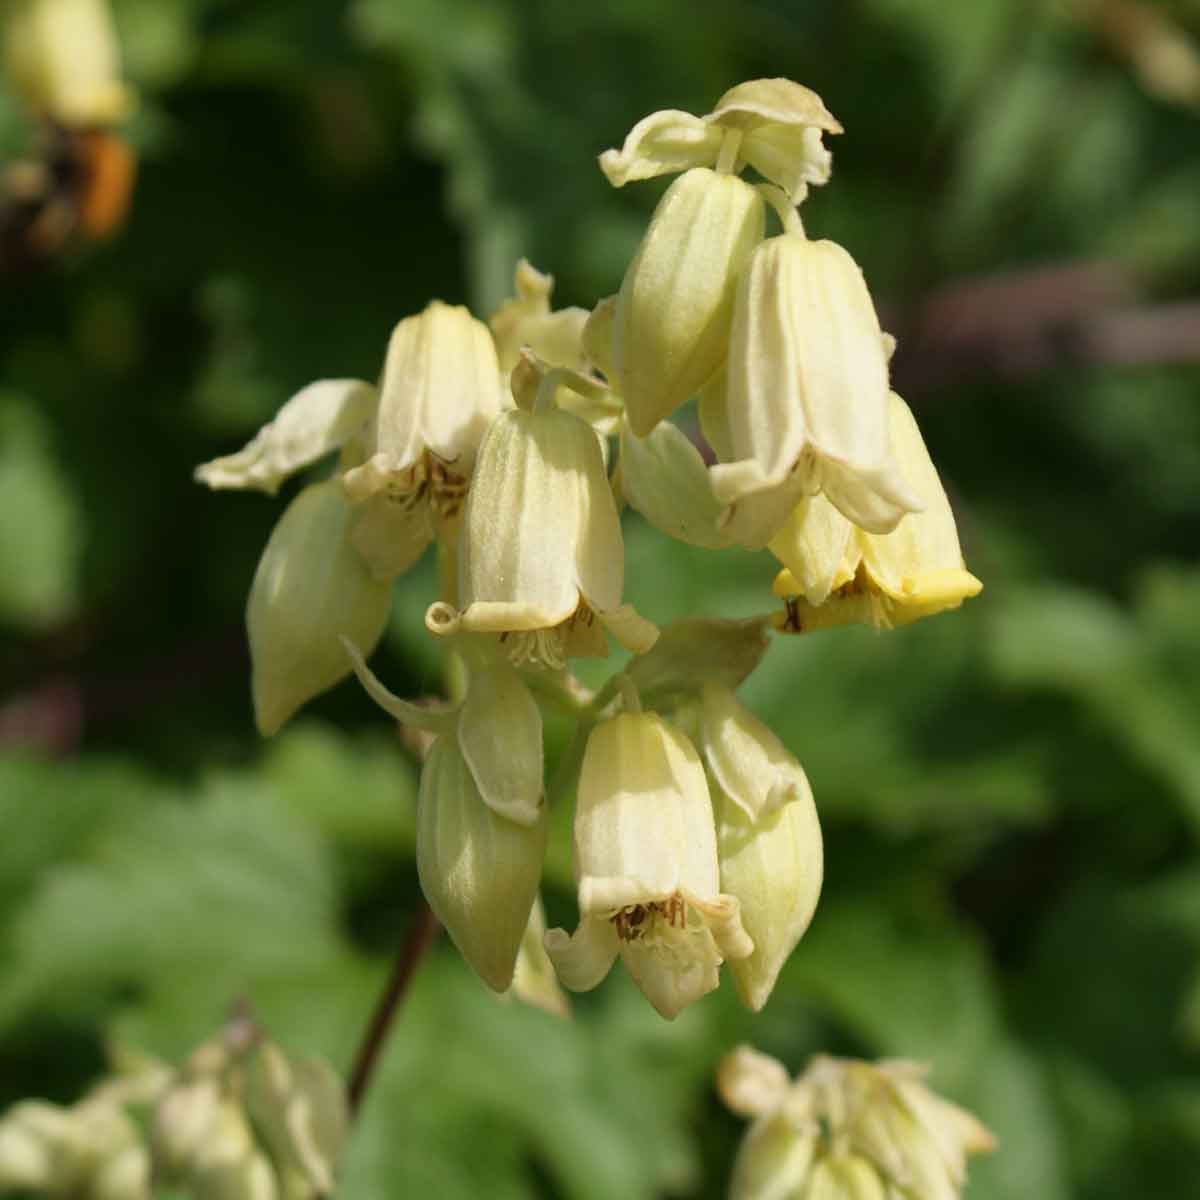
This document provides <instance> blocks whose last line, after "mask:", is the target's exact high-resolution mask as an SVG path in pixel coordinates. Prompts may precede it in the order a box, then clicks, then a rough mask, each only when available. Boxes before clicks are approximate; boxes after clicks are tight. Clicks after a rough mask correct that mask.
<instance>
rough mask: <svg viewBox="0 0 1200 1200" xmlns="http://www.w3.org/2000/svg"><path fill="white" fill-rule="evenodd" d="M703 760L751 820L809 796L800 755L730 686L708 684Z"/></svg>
mask: <svg viewBox="0 0 1200 1200" xmlns="http://www.w3.org/2000/svg"><path fill="white" fill-rule="evenodd" d="M701 713H702V718H701V719H702V734H701V737H702V739H703V744H704V761H705V763H706V764H707V766H708V769H709V770H710V771H711V772H712V776H713V779H715V780H716V782H717V783H718V784H719V785H720V788H721V790H722V791H723V792H724V793H725V795H727V796H728V797H729V799H730V800H732V801H733V803H734V804H736V805H737V806H738V807H739V808H740V809H741V810H742V811H743V812H744V813H745V814H746V816H747V817H749V818H750V820H751V821H757V820H759V819H760V818H762V817H765V816H769V815H770V814H771V813H773V812H776V811H778V810H779V808H781V807H782V806H783V805H784V804H790V803H791V802H792V801H794V800H801V799H807V800H808V802H809V804H811V803H812V792H811V791H810V789H809V786H808V779H807V777H806V776H805V774H804V771H803V769H802V768H801V766H800V764H799V763H798V762H797V761H796V759H795V757H794V756H793V755H792V754H791V753H789V751H788V750H787V748H786V747H785V746H784V744H783V743H782V742H781V741H780V740H779V739H778V738H777V737H776V736H775V734H774V733H773V732H772V731H771V730H770V729H769V728H768V727H767V726H766V725H764V724H763V723H762V721H760V720H759V719H758V718H757V717H756V716H755V715H754V714H753V713H752V712H750V711H749V710H748V709H746V708H743V707H742V705H740V704H739V703H738V701H737V698H736V697H735V696H734V694H733V691H732V690H731V689H730V688H727V687H722V686H720V685H718V684H716V683H706V684H705V685H704V687H703V689H702V691H701Z"/></svg>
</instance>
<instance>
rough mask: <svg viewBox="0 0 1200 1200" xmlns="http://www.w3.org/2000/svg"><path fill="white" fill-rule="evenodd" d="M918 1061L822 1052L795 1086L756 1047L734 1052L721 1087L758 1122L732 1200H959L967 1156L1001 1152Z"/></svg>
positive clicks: (736, 1173) (722, 1070) (720, 1076)
mask: <svg viewBox="0 0 1200 1200" xmlns="http://www.w3.org/2000/svg"><path fill="white" fill-rule="evenodd" d="M925 1073H926V1071H925V1068H924V1067H923V1066H921V1065H920V1064H918V1063H912V1062H904V1061H900V1060H884V1061H882V1062H879V1063H872V1062H862V1061H859V1060H856V1059H837V1058H828V1057H825V1056H824V1055H820V1056H818V1057H817V1058H815V1059H813V1061H812V1063H811V1064H810V1065H809V1067H808V1069H807V1070H806V1071H805V1072H804V1073H803V1074H802V1075H801V1076H800V1077H799V1078H798V1079H796V1080H795V1082H794V1083H792V1082H789V1080H788V1076H787V1072H786V1071H785V1070H784V1068H783V1066H782V1064H781V1063H779V1062H777V1061H776V1060H775V1059H773V1058H770V1057H768V1056H767V1055H765V1054H760V1053H759V1052H758V1051H757V1050H754V1049H753V1048H752V1047H750V1046H739V1047H738V1048H737V1049H736V1050H734V1051H733V1052H732V1053H730V1054H728V1055H727V1056H726V1057H725V1059H724V1060H723V1061H722V1063H721V1066H720V1067H719V1068H718V1071H717V1090H718V1092H720V1094H721V1097H722V1099H724V1101H725V1103H726V1104H727V1105H728V1106H729V1108H731V1109H732V1110H733V1111H734V1112H736V1113H739V1114H740V1115H742V1116H746V1117H753V1118H754V1119H755V1120H754V1124H753V1125H752V1126H751V1127H750V1129H749V1131H748V1132H747V1134H746V1137H745V1140H744V1141H743V1142H742V1146H741V1149H740V1150H739V1152H738V1157H737V1161H736V1162H735V1163H734V1168H733V1182H732V1185H731V1187H730V1191H729V1194H730V1197H731V1200H775V1198H776V1197H783V1196H806V1197H813V1196H820V1197H842V1196H845V1197H873V1198H878V1200H887V1198H888V1197H892V1196H895V1197H901V1196H903V1197H914V1198H917V1197H919V1198H920V1200H957V1197H958V1196H959V1195H960V1194H961V1192H962V1188H963V1185H964V1184H965V1183H966V1178H967V1157H968V1156H969V1155H971V1154H980V1153H984V1152H987V1151H990V1150H992V1149H994V1148H995V1144H996V1143H995V1139H994V1138H993V1137H992V1135H991V1134H990V1133H989V1132H988V1130H987V1129H985V1128H984V1127H983V1125H981V1124H980V1122H979V1121H978V1120H976V1119H975V1117H973V1116H972V1115H971V1114H970V1113H969V1112H967V1111H966V1110H965V1109H962V1108H959V1107H958V1106H957V1105H955V1104H951V1103H950V1102H949V1101H948V1100H944V1099H942V1097H940V1096H938V1095H936V1094H935V1093H934V1092H932V1091H931V1090H930V1089H929V1088H928V1087H926V1086H925V1084H924V1082H923V1077H924V1075H925Z"/></svg>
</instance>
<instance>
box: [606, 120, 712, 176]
mask: <svg viewBox="0 0 1200 1200" xmlns="http://www.w3.org/2000/svg"><path fill="white" fill-rule="evenodd" d="M723 138H724V132H723V131H722V130H720V129H717V128H714V127H713V126H712V125H710V124H709V123H707V122H706V121H705V120H704V119H703V118H701V117H694V116H692V114H691V113H686V112H680V111H679V110H678V109H664V110H662V111H661V112H656V113H651V114H650V116H648V117H643V118H642V120H640V121H639V122H638V123H637V124H636V125H635V126H634V127H633V128H632V129H631V130H630V131H629V134H628V136H627V137H626V138H625V144H624V145H623V146H622V147H621V149H620V150H605V151H604V153H603V154H601V155H600V169H601V170H602V171H603V172H604V174H605V177H606V178H607V179H608V182H609V183H611V184H612V185H613V187H624V186H625V185H626V184H627V183H632V182H633V181H634V180H638V179H653V178H654V177H655V176H656V175H668V174H675V173H676V172H679V171H686V170H688V169H689V168H691V167H698V166H710V165H711V164H712V163H715V162H716V160H717V155H718V153H719V152H720V149H721V141H722V139H723Z"/></svg>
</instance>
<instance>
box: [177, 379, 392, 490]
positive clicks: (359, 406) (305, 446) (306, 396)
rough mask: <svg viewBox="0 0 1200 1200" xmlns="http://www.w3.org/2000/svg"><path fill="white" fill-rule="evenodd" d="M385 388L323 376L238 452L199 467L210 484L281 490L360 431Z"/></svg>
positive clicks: (203, 480) (198, 473)
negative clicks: (301, 471)
mask: <svg viewBox="0 0 1200 1200" xmlns="http://www.w3.org/2000/svg"><path fill="white" fill-rule="evenodd" d="M378 400H379V393H378V392H377V391H376V390H375V388H373V387H372V386H371V385H370V384H369V383H362V382H361V381H359V380H357V379H323V380H321V381H320V382H318V383H310V384H309V385H308V387H306V388H302V389H301V390H300V391H298V392H297V393H296V394H295V395H294V396H293V397H292V398H291V399H290V400H289V401H288V402H287V403H286V404H285V405H284V406H283V407H282V408H281V409H280V410H279V412H278V413H276V415H275V419H274V420H273V421H271V422H269V423H268V424H266V425H264V426H263V427H262V428H261V429H260V430H259V431H258V433H256V434H255V435H254V437H253V438H252V439H251V441H250V442H248V443H247V444H246V445H245V446H243V447H242V449H241V450H239V451H238V452H237V453H236V454H227V455H225V456H224V457H223V458H214V459H213V460H212V462H207V463H203V464H202V465H201V466H199V467H197V468H196V479H197V480H198V481H199V482H200V483H203V484H207V486H208V487H210V488H214V489H217V488H256V489H258V490H259V491H263V492H266V493H267V494H268V495H271V496H273V495H275V493H276V492H278V491H279V488H280V485H281V484H282V483H283V481H284V480H285V479H286V478H287V477H288V476H289V475H292V474H294V473H295V472H296V471H300V470H302V469H303V468H305V467H309V466H312V464H313V463H315V462H317V461H318V460H320V459H322V458H324V457H325V455H326V454H332V453H333V451H334V450H338V449H340V448H341V447H342V446H344V445H346V443H347V442H349V441H350V440H351V439H353V438H354V437H356V436H357V435H358V434H360V433H361V432H362V431H363V429H364V428H365V427H366V424H367V422H368V420H370V417H371V413H372V412H373V411H374V409H375V405H376V404H377V403H378Z"/></svg>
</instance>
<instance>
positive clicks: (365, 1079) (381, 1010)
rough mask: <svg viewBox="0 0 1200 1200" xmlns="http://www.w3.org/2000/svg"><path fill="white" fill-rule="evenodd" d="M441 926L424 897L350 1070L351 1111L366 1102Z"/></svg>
mask: <svg viewBox="0 0 1200 1200" xmlns="http://www.w3.org/2000/svg"><path fill="white" fill-rule="evenodd" d="M440 928H441V926H440V925H439V924H438V919H437V917H435V916H434V915H433V912H432V911H431V910H430V908H429V905H428V904H426V903H425V901H424V900H420V901H419V902H418V904H417V911H416V913H415V914H414V916H413V922H412V925H411V926H410V927H409V930H408V936H407V937H406V938H405V939H404V944H403V945H402V946H401V947H400V953H399V954H398V955H397V956H396V961H395V964H394V965H393V966H392V973H391V976H390V977H389V978H388V981H387V986H386V987H385V988H384V990H383V995H382V996H380V997H379V1003H378V1004H377V1005H376V1006H375V1012H374V1013H373V1014H372V1015H371V1023H370V1024H369V1025H368V1026H367V1030H366V1033H365V1034H364V1035H363V1040H362V1045H361V1046H359V1048H358V1055H357V1056H356V1058H355V1060H354V1069H353V1071H351V1072H350V1083H349V1084H348V1086H347V1088H346V1096H347V1100H348V1101H349V1104H350V1113H351V1115H354V1114H356V1113H357V1112H358V1109H359V1106H360V1105H361V1104H362V1100H363V1097H364V1096H365V1095H366V1093H367V1088H368V1087H369V1086H370V1083H371V1076H372V1075H373V1074H374V1073H375V1067H376V1066H377V1065H378V1063H379V1059H380V1057H381V1055H382V1052H383V1047H384V1044H385V1043H386V1042H387V1035H388V1032H389V1030H390V1029H391V1025H392V1021H393V1020H394V1019H395V1017H396V1013H397V1012H398V1011H399V1008H400V1002H401V1001H402V1000H403V999H404V993H405V992H406V991H407V990H408V985H409V984H410V983H411V982H412V977H413V975H415V974H416V970H417V967H418V966H419V965H420V963H421V959H422V958H423V957H424V956H425V951H426V950H428V949H429V947H430V946H431V945H432V944H433V940H434V938H435V937H437V932H438V930H439V929H440Z"/></svg>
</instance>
